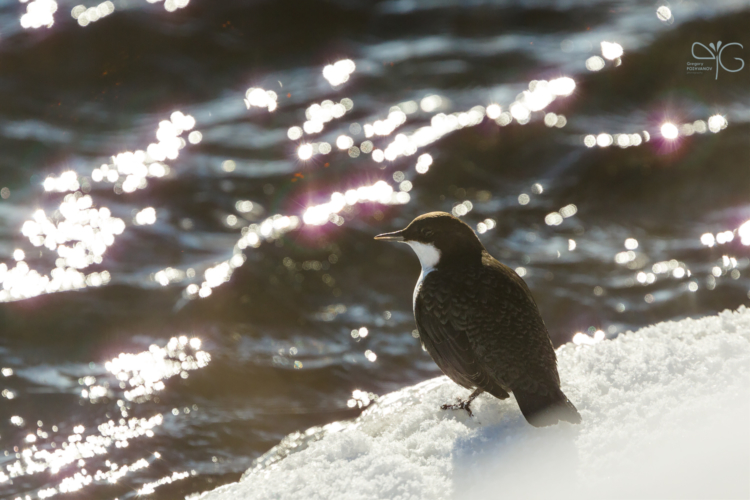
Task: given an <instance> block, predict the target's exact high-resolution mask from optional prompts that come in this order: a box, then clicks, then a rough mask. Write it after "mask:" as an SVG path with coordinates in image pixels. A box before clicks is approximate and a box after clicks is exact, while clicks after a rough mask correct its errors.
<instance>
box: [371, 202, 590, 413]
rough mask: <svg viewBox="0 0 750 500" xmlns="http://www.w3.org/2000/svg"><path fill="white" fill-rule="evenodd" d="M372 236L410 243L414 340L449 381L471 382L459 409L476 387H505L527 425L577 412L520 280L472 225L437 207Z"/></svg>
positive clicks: (499, 390) (500, 392)
mask: <svg viewBox="0 0 750 500" xmlns="http://www.w3.org/2000/svg"><path fill="white" fill-rule="evenodd" d="M375 239H376V240H390V241H400V242H403V243H406V244H408V245H410V246H411V247H412V249H414V252H416V254H417V257H419V262H420V264H422V274H420V276H419V280H418V281H417V286H416V288H414V299H413V300H414V319H415V320H416V322H417V329H418V331H419V337H420V339H421V341H422V345H423V346H424V348H425V349H426V350H427V352H428V353H429V354H430V356H431V357H432V359H433V360H434V361H435V363H437V365H438V367H440V369H441V370H442V371H443V373H444V374H446V375H447V376H448V377H450V378H451V379H452V380H453V381H454V382H456V383H457V384H460V385H462V386H464V387H466V388H467V389H473V390H474V392H472V393H471V395H470V396H469V398H468V399H467V400H466V401H459V402H458V403H457V404H452V405H449V404H445V405H443V406H442V407H441V408H442V409H444V410H447V409H464V410H466V411H468V412H469V415H471V409H470V405H471V402H472V401H473V400H474V399H475V398H476V397H477V396H479V395H480V394H481V393H483V392H489V393H490V394H492V395H493V396H495V397H496V398H499V399H505V398H507V397H508V395H509V394H508V393H510V392H513V394H514V395H515V397H516V401H517V402H518V406H519V407H520V408H521V412H522V413H523V416H524V417H526V420H527V421H528V422H529V423H530V424H531V425H533V426H536V427H543V426H547V425H553V424H556V423H557V422H558V421H560V420H565V421H566V422H571V423H574V424H577V423H580V422H581V415H580V414H579V413H578V410H576V408H575V406H573V403H571V402H570V401H569V400H568V398H567V397H566V396H565V394H563V392H562V391H561V390H560V376H559V375H558V374H557V357H556V356H555V350H554V348H553V347H552V341H551V340H550V338H549V333H547V327H546V326H545V325H544V320H542V316H541V314H540V313H539V308H538V307H537V305H536V302H534V298H533V297H532V296H531V291H530V290H529V287H528V286H526V283H525V282H524V281H523V279H521V277H520V276H518V274H516V272H515V271H513V270H512V269H510V268H509V267H507V266H505V265H504V264H501V263H500V262H498V261H497V260H496V259H495V258H493V257H492V256H491V255H490V254H489V253H488V252H487V250H485V248H484V245H482V242H481V241H479V238H478V237H477V235H476V234H475V233H474V231H473V230H472V229H471V228H470V227H469V226H468V225H466V224H465V223H463V222H462V221H460V220H459V219H457V218H456V217H453V216H452V215H450V214H447V213H445V212H431V213H428V214H424V215H420V216H419V217H417V218H416V219H414V220H413V221H412V222H411V224H409V225H408V226H407V227H406V229H402V230H401V231H396V232H393V233H386V234H381V235H378V236H376V237H375Z"/></svg>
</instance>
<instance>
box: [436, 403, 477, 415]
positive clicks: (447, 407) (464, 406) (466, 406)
mask: <svg viewBox="0 0 750 500" xmlns="http://www.w3.org/2000/svg"><path fill="white" fill-rule="evenodd" d="M440 409H441V410H466V412H467V413H468V414H469V416H470V417H473V416H474V414H473V413H472V412H471V401H461V400H460V399H459V400H458V403H456V404H452V405H449V404H444V405H441V406H440Z"/></svg>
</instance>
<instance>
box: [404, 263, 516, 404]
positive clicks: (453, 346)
mask: <svg viewBox="0 0 750 500" xmlns="http://www.w3.org/2000/svg"><path fill="white" fill-rule="evenodd" d="M433 275H437V273H430V274H429V275H428V276H427V277H426V278H425V282H424V283H423V285H422V289H421V290H420V291H419V293H418V294H417V298H416V301H415V304H414V316H415V319H416V322H417V328H418V330H419V335H420V338H421V340H422V343H423V344H424V346H425V349H426V350H427V352H429V354H430V355H431V356H432V358H433V360H434V361H435V363H436V364H437V365H438V367H440V369H441V370H442V371H443V373H445V374H446V375H448V377H450V378H451V379H452V380H454V381H455V382H457V383H459V384H461V385H463V386H464V387H467V388H472V387H480V388H482V389H484V390H486V391H487V392H489V393H490V394H492V395H494V396H495V397H498V398H500V399H504V398H507V397H508V393H507V392H506V391H505V390H504V389H503V388H502V387H501V386H500V385H499V384H498V383H497V381H496V380H495V379H494V378H493V377H492V376H491V375H490V374H489V373H487V371H486V370H485V369H484V367H483V363H482V360H481V359H479V358H478V357H477V354H476V349H475V347H474V345H473V343H472V342H471V340H470V338H469V335H468V333H469V332H468V330H467V329H466V328H464V327H463V326H461V325H458V324H457V323H456V322H455V321H454V320H453V319H452V316H453V315H454V314H455V312H456V311H460V310H461V308H459V309H456V308H455V307H456V304H455V301H454V298H453V294H451V293H447V292H448V290H446V289H445V288H444V287H443V286H441V283H440V279H439V278H437V277H436V276H433ZM436 278H437V279H436ZM428 283H429V284H428Z"/></svg>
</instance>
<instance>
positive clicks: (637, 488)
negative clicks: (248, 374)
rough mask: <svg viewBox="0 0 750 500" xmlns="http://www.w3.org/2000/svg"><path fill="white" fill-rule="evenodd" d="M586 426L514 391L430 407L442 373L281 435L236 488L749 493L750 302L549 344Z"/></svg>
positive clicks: (294, 492) (443, 384) (296, 492)
mask: <svg viewBox="0 0 750 500" xmlns="http://www.w3.org/2000/svg"><path fill="white" fill-rule="evenodd" d="M558 357H559V367H560V376H561V378H562V380H563V390H564V392H565V393H566V394H567V395H568V397H569V398H570V399H571V401H573V402H574V403H575V404H576V406H577V407H578V409H579V410H580V412H581V415H582V416H583V423H582V424H581V425H578V426H573V425H570V424H567V423H562V424H560V425H557V426H554V427H550V428H542V429H536V428H533V427H531V426H529V425H528V424H527V423H526V421H525V420H524V419H523V417H522V415H521V413H520V411H519V410H518V407H517V405H516V402H515V400H513V398H510V399H508V400H506V401H499V400H497V399H494V398H492V397H491V396H487V395H482V396H481V397H479V398H478V399H477V401H475V402H474V404H473V405H472V408H473V410H474V414H475V416H474V418H469V417H468V415H467V414H466V413H465V412H459V411H441V410H439V409H438V408H439V406H440V404H442V403H446V402H450V401H453V400H455V399H456V398H457V397H465V396H467V395H468V391H466V390H465V389H462V388H460V387H459V386H457V385H456V384H454V383H452V382H450V381H449V380H448V379H447V378H445V377H440V378H436V379H433V380H428V381H426V382H424V383H421V384H418V385H416V386H414V387H408V388H406V389H403V390H401V391H398V392H394V393H392V394H388V395H387V396H384V397H382V398H380V400H379V402H378V403H377V404H376V405H374V406H372V407H371V408H369V409H368V410H367V411H365V412H364V413H363V414H362V415H361V416H360V417H359V418H357V419H356V420H353V421H350V422H340V423H334V424H331V425H328V426H326V427H324V428H315V429H311V430H309V431H307V432H306V433H297V434H294V435H291V436H289V437H287V438H286V439H285V440H284V441H282V443H281V444H280V445H279V446H277V447H276V448H274V449H273V450H271V451H270V452H269V453H268V454H266V455H265V456H264V457H262V458H261V459H260V460H259V461H258V465H256V467H255V468H254V469H252V470H250V471H248V472H247V473H246V474H245V476H243V478H242V479H241V480H240V481H239V482H238V483H234V484H230V485H227V486H224V487H221V488H218V489H216V490H214V491H212V492H208V493H205V494H203V495H202V496H200V498H201V499H202V500H230V499H231V500H237V499H243V500H246V499H292V498H294V499H347V500H356V499H373V498H383V499H410V500H416V499H430V500H434V499H448V498H472V499H476V498H480V499H483V498H487V499H489V498H493V499H495V498H511V499H515V498H543V497H545V498H549V497H553V498H556V499H559V498H686V497H689V498H748V497H750V425H749V423H750V310H748V309H745V308H744V307H741V308H740V309H739V310H738V311H736V312H729V311H725V312H723V313H721V314H720V315H718V316H712V317H707V318H703V319H700V320H691V319H686V320H683V321H677V322H668V323H660V324H658V325H654V326H651V327H648V328H644V329H642V330H639V331H638V332H635V333H628V334H625V335H620V336H619V337H617V338H616V339H614V340H605V341H602V342H600V343H597V344H595V345H587V346H574V345H572V344H568V345H565V346H563V347H561V348H560V349H559V350H558Z"/></svg>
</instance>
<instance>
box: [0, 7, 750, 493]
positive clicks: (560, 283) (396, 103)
mask: <svg viewBox="0 0 750 500" xmlns="http://www.w3.org/2000/svg"><path fill="white" fill-rule="evenodd" d="M150 1H151V0H149V2H150ZM149 2H147V1H145V0H113V1H112V2H103V3H101V4H97V3H95V2H94V3H91V4H84V5H83V6H81V7H79V6H78V4H77V3H76V2H71V1H68V0H58V1H57V3H55V2H54V1H52V0H35V1H30V2H26V3H19V2H17V1H15V0H0V188H2V190H1V191H0V195H1V196H2V198H1V199H0V262H2V264H0V281H1V282H2V290H0V302H1V303H0V368H2V374H1V375H0V390H1V391H2V397H0V497H2V498H17V497H20V498H47V497H51V496H58V497H67V498H83V499H89V498H90V499H115V498H118V499H126V498H135V497H137V496H146V497H147V498H160V499H162V498H164V499H166V498H182V497H184V496H185V495H189V494H192V493H196V492H201V491H205V490H208V489H212V488H214V487H216V486H218V485H221V484H224V483H227V482H231V481H235V480H237V479H238V478H239V477H240V475H241V474H242V472H243V471H245V470H246V469H247V468H248V467H250V466H252V464H253V461H254V460H255V459H256V458H258V457H260V456H261V455H262V454H263V453H264V452H266V451H268V450H269V449H270V448H271V447H273V446H274V445H276V444H277V443H278V442H279V441H280V439H281V438H283V437H284V436H285V435H287V434H289V433H291V432H294V431H297V430H305V429H307V428H309V427H311V426H315V425H321V424H325V423H329V422H333V421H336V420H342V419H348V418H352V417H355V416H356V415H358V414H359V412H360V411H361V410H360V409H359V406H361V404H360V403H361V402H362V401H363V400H366V399H367V398H368V397H370V396H368V395H364V394H363V393H361V392H357V393H355V396H356V397H354V396H353V394H352V393H353V392H354V391H363V392H364V393H368V394H369V393H374V394H384V393H387V392H390V391H393V390H395V389H398V388H401V387H404V386H407V385H411V384H414V383H417V382H420V381H422V380H425V379H427V378H431V377H434V376H437V375H439V370H438V369H437V367H436V366H435V365H434V364H433V363H432V361H431V360H430V359H429V357H428V355H427V354H426V353H425V352H423V350H422V348H421V346H420V343H419V341H418V339H416V338H415V336H416V334H415V335H412V332H413V330H414V328H415V325H414V321H413V317H412V312H411V302H412V290H413V287H414V283H415V282H416V279H417V276H418V274H419V264H418V261H417V259H416V257H415V256H414V255H413V254H412V252H411V250H410V249H409V248H408V247H405V246H401V245H394V244H387V243H383V242H375V241H373V239H372V237H373V236H374V235H375V234H378V233H382V232H386V231H392V230H396V229H399V228H401V227H403V226H405V225H406V224H407V223H408V222H409V221H410V220H411V219H412V218H414V217H415V216H417V215H419V214H421V213H424V212H428V211H434V210H443V211H453V213H454V214H456V215H459V216H461V217H462V218H463V220H465V221H466V222H467V223H468V224H470V225H471V226H472V227H474V228H476V229H477V231H478V232H479V233H481V234H480V238H481V239H482V241H483V242H484V244H485V245H486V246H487V248H488V249H489V250H490V252H491V253H492V254H493V255H495V256H496V257H498V258H499V259H500V260H502V261H503V262H505V263H506V264H508V265H509V266H511V267H513V268H515V269H516V270H517V272H518V273H519V274H521V275H523V276H524V279H525V280H526V281H527V282H528V284H529V286H530V287H531V289H532V291H533V293H534V295H535V297H536V298H537V301H538V303H539V306H540V308H541V311H542V314H543V316H544V318H545V321H546V323H547V325H548V327H549V330H550V335H551V336H552V339H553V342H554V343H555V344H556V345H559V344H562V343H565V342H568V341H571V339H573V338H574V336H575V341H576V342H578V343H584V342H596V341H598V340H601V339H602V338H604V337H614V336H616V335H618V334H619V333H621V332H626V331H627V330H632V329H635V328H638V327H640V326H643V325H647V324H651V323H654V322H657V321H663V320H669V319H678V318H684V317H688V316H692V317H697V316H702V315H706V314H712V313H715V312H717V311H720V310H723V309H726V308H736V307H737V306H739V305H740V304H743V303H745V304H746V303H747V302H748V289H750V282H749V281H748V266H749V264H750V260H749V257H750V251H749V249H748V245H750V224H746V222H747V221H748V220H749V219H750V68H747V67H744V65H745V61H748V60H750V30H748V29H747V28H748V26H750V3H748V2H740V1H726V2H723V1H718V2H699V1H688V0H685V1H674V2H672V3H671V4H670V3H667V2H663V3H655V2H653V1H651V0H649V1H645V2H635V1H627V2H625V1H622V2H614V1H613V2H607V1H598V2H596V1H592V2H589V1H575V0H569V1H565V2H552V1H542V0H538V1H529V2H522V1H502V0H486V1H482V0H477V1H459V0H434V1H428V0H395V1H381V2H372V1H369V2H368V1H359V2H357V1H353V0H352V1H346V0H340V1H333V0H330V1H311V0H275V1H242V0H221V1H210V0H190V1H189V3H188V1H187V0H164V1H161V2H159V1H157V2H156V3H149ZM55 8H56V10H55ZM53 10H54V12H52V11H53ZM27 12H28V13H27ZM50 23H52V24H50ZM602 42H607V43H605V44H602ZM719 42H723V43H722V44H721V45H719ZM696 43H698V44H700V45H694V44H696ZM731 44H735V45H731ZM736 44H740V45H736ZM714 54H716V56H714ZM694 56H696V57H694ZM710 57H714V58H713V59H711V58H710ZM717 58H718V59H717ZM337 62H338V64H336V63H337ZM701 64H702V66H701ZM717 64H718V71H717ZM741 66H742V69H740V70H739V71H737V69H738V68H740V67H741ZM743 224H745V225H743ZM576 334H578V335H576ZM358 399H359V402H358V401H357V400H358ZM27 495H28V496H27Z"/></svg>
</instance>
